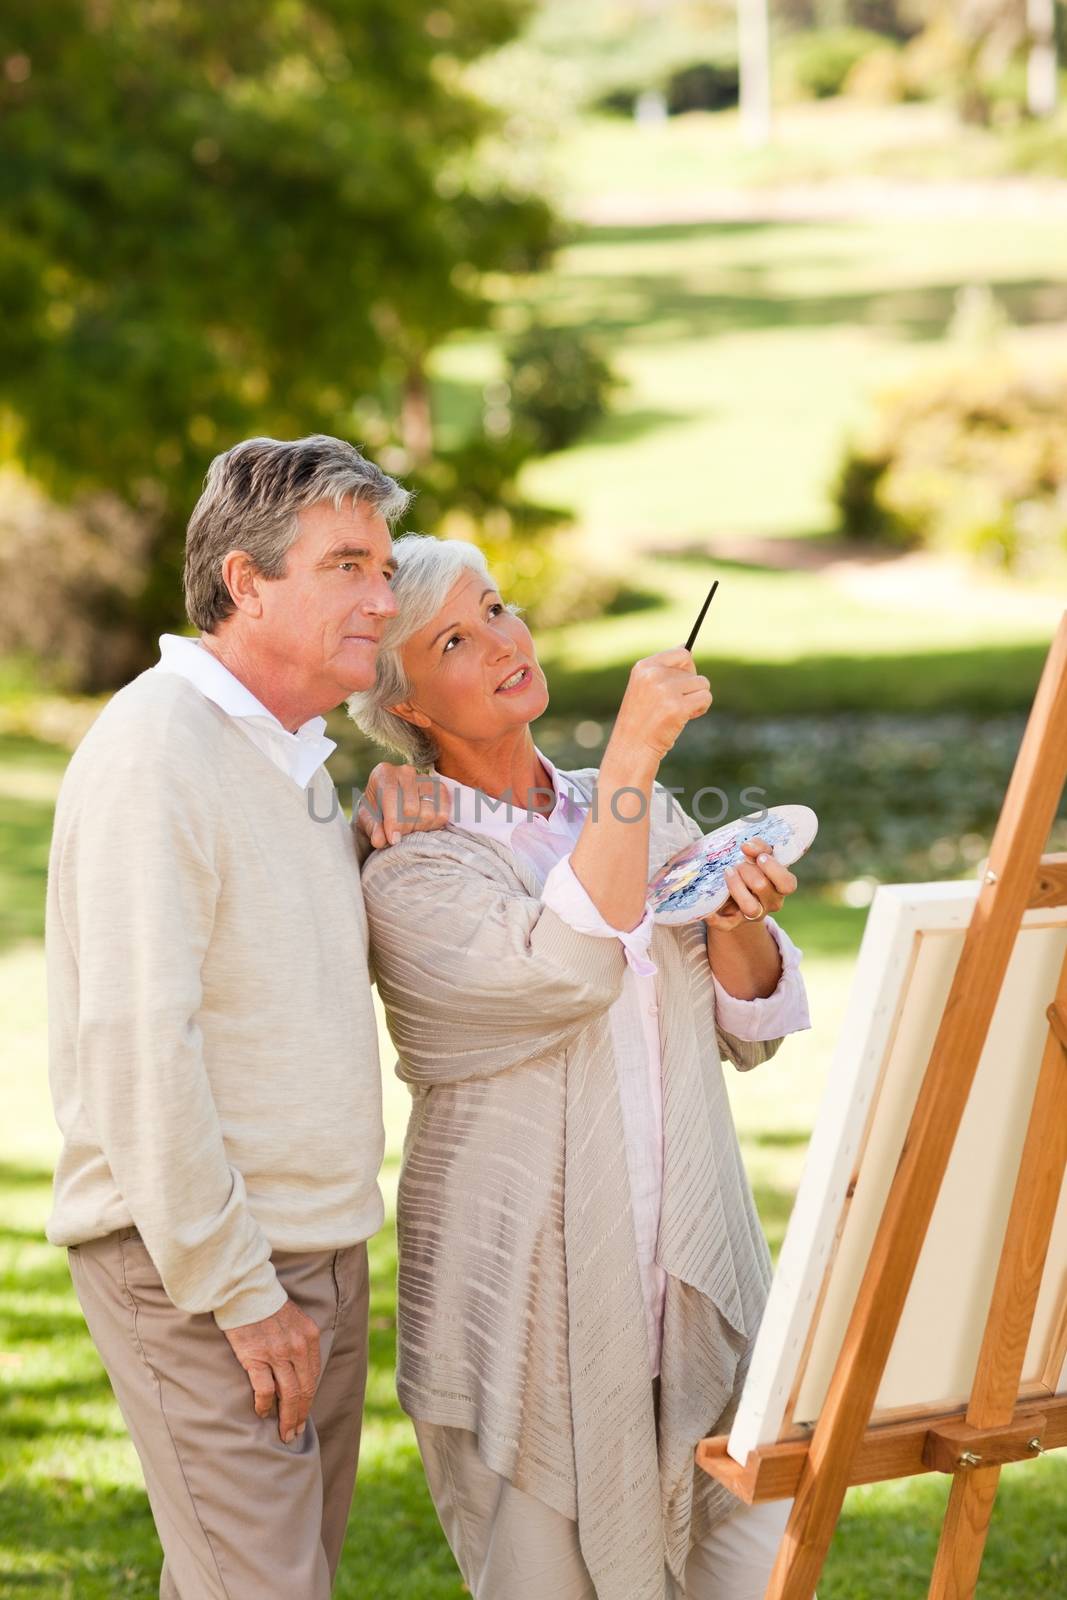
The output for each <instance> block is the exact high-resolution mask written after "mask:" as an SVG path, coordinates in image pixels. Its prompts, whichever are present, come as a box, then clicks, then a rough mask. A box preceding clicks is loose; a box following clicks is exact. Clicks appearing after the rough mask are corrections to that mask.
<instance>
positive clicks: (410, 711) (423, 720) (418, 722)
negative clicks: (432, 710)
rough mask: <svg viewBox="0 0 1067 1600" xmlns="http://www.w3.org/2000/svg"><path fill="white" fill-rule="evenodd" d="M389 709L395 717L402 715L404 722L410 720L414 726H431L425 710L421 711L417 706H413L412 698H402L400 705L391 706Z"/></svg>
mask: <svg viewBox="0 0 1067 1600" xmlns="http://www.w3.org/2000/svg"><path fill="white" fill-rule="evenodd" d="M388 709H389V710H390V711H391V712H392V713H393V716H394V717H400V718H402V719H403V721H404V722H410V723H411V724H412V726H413V727H416V728H428V727H429V726H430V719H429V717H428V716H427V715H426V713H425V711H420V710H419V709H418V707H417V706H413V705H412V703H411V701H410V700H401V701H400V703H399V705H395V706H390V707H389V708H388Z"/></svg>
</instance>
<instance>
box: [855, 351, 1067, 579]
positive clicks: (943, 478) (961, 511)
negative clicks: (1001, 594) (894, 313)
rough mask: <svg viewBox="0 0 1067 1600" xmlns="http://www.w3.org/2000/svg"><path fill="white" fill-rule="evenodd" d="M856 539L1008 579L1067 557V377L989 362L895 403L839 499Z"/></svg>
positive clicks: (945, 373) (884, 405) (915, 383)
mask: <svg viewBox="0 0 1067 1600" xmlns="http://www.w3.org/2000/svg"><path fill="white" fill-rule="evenodd" d="M836 500H837V507H838V512H839V516H840V519H841V526H842V528H843V530H844V531H845V532H847V533H849V534H850V535H852V537H854V538H867V539H881V540H884V541H887V542H890V543H895V544H926V545H932V546H935V547H940V548H945V549H956V550H964V551H966V552H969V553H970V554H973V555H979V556H983V557H986V558H988V559H990V560H992V561H995V562H997V563H999V564H1001V565H1003V566H1006V567H1016V566H1023V567H1026V568H1028V569H1030V570H1042V569H1047V568H1051V567H1053V566H1054V565H1056V564H1057V562H1062V560H1063V558H1064V556H1065V555H1067V369H1065V368H1064V367H1062V366H1059V367H1057V366H1055V365H1053V364H1048V363H1044V362H1043V363H1041V364H1040V366H1037V365H1035V366H1033V367H1027V366H1024V365H1022V364H1019V363H1015V362H1012V361H1010V360H1008V359H1006V358H999V359H998V358H996V357H992V356H990V355H988V354H987V355H986V356H984V357H982V358H977V359H974V360H972V361H970V362H960V361H957V362H954V363H953V364H952V365H951V366H948V367H946V368H945V369H944V370H942V371H939V372H937V373H935V374H933V375H930V374H925V375H923V376H921V377H920V378H917V379H914V380H912V382H910V383H909V384H907V385H906V386H905V387H903V388H901V389H898V390H896V391H894V392H893V393H890V394H887V395H886V396H884V397H883V399H882V402H881V405H880V409H879V414H878V418H877V422H876V424H875V427H874V429H873V431H872V434H871V436H870V438H869V439H867V440H866V441H865V442H863V443H862V444H860V445H853V446H851V447H850V448H849V449H848V451H847V452H846V454H845V457H844V460H843V462H842V465H841V468H840V471H839V475H838V480H837V488H836Z"/></svg>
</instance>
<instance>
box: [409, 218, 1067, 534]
mask: <svg viewBox="0 0 1067 1600" xmlns="http://www.w3.org/2000/svg"><path fill="white" fill-rule="evenodd" d="M1065 255H1067V224H1065V223H1064V222H1063V221H1057V220H1055V219H1053V220H1051V221H1048V222H1045V221H1042V220H1032V219H1029V220H1016V221H1013V222H1012V225H1011V226H1010V227H1003V228H998V227H993V228H991V227H990V226H989V223H988V221H986V220H984V219H983V220H974V221H959V220H936V219H934V220H929V221H923V222H921V223H919V222H885V223H864V224H859V223H856V224H833V225H826V224H824V225H814V224H813V225H803V224H790V225H783V224H778V225H758V224H742V225H720V226H708V225H692V226H674V227H672V226H663V227H644V228H590V229H586V230H584V231H582V233H581V234H580V235H579V237H578V238H577V240H576V241H575V243H573V244H572V245H571V246H570V247H569V248H567V249H566V250H564V251H562V252H561V254H560V255H559V257H558V259H557V262H556V265H555V268H554V270H553V271H552V273H551V274H549V275H548V276H547V277H546V278H545V279H544V280H538V281H537V282H536V283H532V284H531V286H530V290H529V294H528V298H527V299H526V300H524V299H523V298H522V297H521V296H516V295H515V294H514V291H513V290H512V291H511V293H510V294H509V300H508V304H507V306H506V307H505V308H503V309H504V311H505V312H506V318H507V321H508V324H509V326H517V325H520V324H521V321H522V317H523V313H524V310H525V311H533V312H536V314H537V315H539V316H541V317H543V318H545V319H546V320H547V321H549V322H552V323H557V324H560V325H563V326H566V327H572V328H574V329H576V330H577V329H581V330H583V331H585V332H587V333H591V334H593V335H595V336H597V337H599V338H600V340H601V341H602V343H603V344H604V346H605V347H606V348H607V349H608V350H609V351H610V354H611V358H612V360H613V362H614V363H615V365H616V366H617V368H618V370H619V372H620V374H621V375H622V376H623V377H624V378H625V379H626V381H627V385H628V387H627V388H626V389H625V390H623V391H622V392H621V393H620V394H619V395H618V396H617V397H616V402H615V406H614V409H613V414H612V415H611V416H609V417H608V418H606V419H605V421H604V422H603V423H602V424H601V425H600V426H599V427H598V428H597V429H594V430H593V432H592V433H591V434H590V435H589V436H588V437H587V438H585V439H584V440H582V441H581V442H579V443H578V444H577V445H576V446H574V447H573V448H571V449H569V450H566V451H563V452H560V453H558V454H556V455H553V456H549V457H547V458H545V459H543V460H541V461H538V462H535V463H532V464H531V465H530V466H529V467H528V469H527V471H526V473H525V475H524V479H523V482H524V485H525V488H526V489H527V491H528V492H529V493H530V494H531V495H534V496H535V497H536V496H540V497H542V498H544V499H545V500H546V501H547V502H548V503H550V504H553V505H564V506H570V507H571V508H573V510H574V512H575V515H576V519H577V523H578V529H579V532H578V535H577V537H578V540H579V543H580V547H581V549H582V551H583V552H584V553H585V555H586V556H587V557H590V558H594V559H599V560H607V561H611V562H617V561H618V560H619V559H620V557H621V556H622V555H623V554H624V553H626V552H628V551H632V550H633V549H635V548H638V547H642V546H649V545H656V544H659V543H662V542H664V541H667V540H673V539H678V538H686V539H696V538H699V537H702V536H706V535H708V534H712V533H715V532H722V531H732V532H755V533H773V534H803V533H810V532H812V531H813V530H820V529H825V528H826V527H827V526H828V525H829V523H830V520H831V505H830V500H829V489H830V484H831V482H832V479H833V474H834V471H835V468H836V464H837V460H838V456H839V453H840V451H841V448H842V446H843V443H844V441H845V438H846V436H847V435H848V434H849V433H850V432H852V431H854V430H856V429H857V428H858V427H859V426H860V425H861V423H862V421H863V418H864V416H865V414H866V409H867V407H868V404H869V401H870V396H871V393H872V390H873V389H875V388H877V387H878V386H880V385H882V384H884V383H885V382H887V381H890V380H893V381H895V380H896V379H897V378H899V377H900V376H902V375H903V374H904V373H905V372H906V371H907V370H908V369H909V368H910V367H911V366H913V365H914V364H915V363H916V362H917V361H919V360H929V358H930V356H931V354H933V353H936V352H937V351H938V350H942V349H943V348H944V340H945V330H946V328H947V325H948V323H949V321H950V319H951V317H952V314H953V309H954V304H955V296H956V293H957V291H958V289H959V288H960V286H961V285H964V284H968V283H973V282H981V283H984V284H988V285H990V286H991V287H992V289H993V290H994V292H995V293H996V294H997V296H998V298H999V299H1000V300H1001V302H1002V303H1003V304H1004V305H1005V307H1006V308H1007V310H1008V311H1009V313H1010V315H1011V317H1012V318H1013V320H1014V321H1015V322H1016V323H1018V324H1020V325H1022V326H1025V325H1027V324H1034V325H1040V326H1042V327H1043V328H1045V329H1047V330H1048V331H1049V333H1052V332H1053V331H1055V330H1056V329H1057V328H1062V325H1063V324H1064V323H1065V322H1067V286H1064V283H1063V261H1064V259H1065ZM498 362H499V356H498V353H497V346H496V343H495V342H494V341H493V340H492V339H489V338H487V337H486V336H485V335H484V334H482V335H478V336H476V337H473V338H470V339H457V340H456V341H454V342H452V343H451V344H449V345H446V346H445V347H444V348H443V349H442V350H441V351H439V352H438V354H437V355H436V357H435V360H434V372H435V374H436V375H437V378H438V391H437V394H436V406H437V411H438V414H439V420H440V424H441V427H442V430H443V431H442V437H443V438H449V439H454V438H455V437H456V436H457V435H458V434H460V433H462V432H463V431H464V429H465V428H468V427H469V426H471V424H472V423H473V422H474V420H475V419H476V418H477V417H478V415H479V413H480V407H481V398H480V391H481V388H482V385H483V384H484V383H485V382H487V381H488V380H489V379H490V378H491V377H494V376H496V374H497V372H498V370H499V369H498ZM417 518H418V512H417V506H416V510H415V523H416V525H417Z"/></svg>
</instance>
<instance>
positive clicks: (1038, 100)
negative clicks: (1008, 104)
mask: <svg viewBox="0 0 1067 1600" xmlns="http://www.w3.org/2000/svg"><path fill="white" fill-rule="evenodd" d="M1026 21H1027V26H1028V28H1029V33H1030V47H1029V50H1028V52H1027V57H1026V106H1027V110H1028V111H1029V113H1030V115H1031V116H1032V117H1051V116H1052V113H1053V112H1054V111H1055V109H1056V88H1057V84H1056V78H1057V63H1056V0H1026Z"/></svg>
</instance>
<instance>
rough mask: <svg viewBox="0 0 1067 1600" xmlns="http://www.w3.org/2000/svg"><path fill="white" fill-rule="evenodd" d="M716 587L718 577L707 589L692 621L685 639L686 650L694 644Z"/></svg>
mask: <svg viewBox="0 0 1067 1600" xmlns="http://www.w3.org/2000/svg"><path fill="white" fill-rule="evenodd" d="M718 587H719V580H718V578H716V579H715V582H714V583H713V584H712V586H711V588H710V589H709V590H708V597H707V599H706V600H705V601H704V604H703V605H702V606H701V608H700V615H699V617H697V619H696V621H695V622H694V623H693V631H692V633H691V634H690V635H689V637H688V639H687V640H686V641H685V648H686V649H687V650H692V648H693V646H694V644H695V643H696V637H697V634H698V633H699V632H700V627H701V624H702V622H703V621H704V618H705V617H706V616H707V614H708V607H709V606H710V605H711V602H712V600H713V599H714V597H715V591H716V589H717V588H718Z"/></svg>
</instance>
